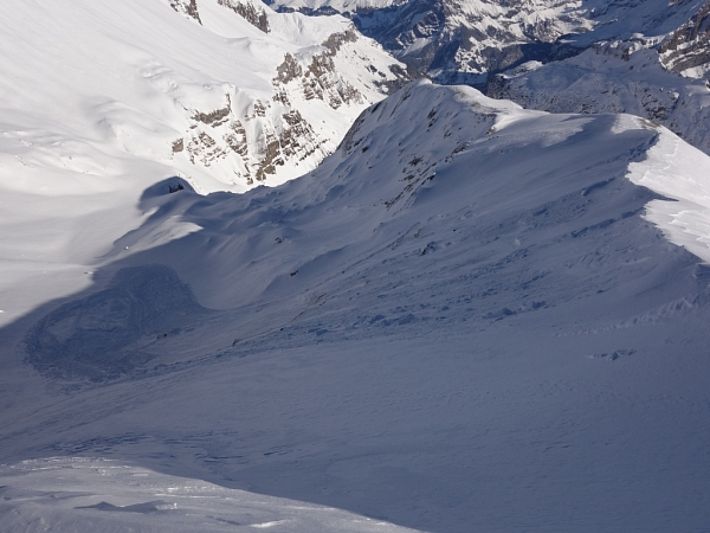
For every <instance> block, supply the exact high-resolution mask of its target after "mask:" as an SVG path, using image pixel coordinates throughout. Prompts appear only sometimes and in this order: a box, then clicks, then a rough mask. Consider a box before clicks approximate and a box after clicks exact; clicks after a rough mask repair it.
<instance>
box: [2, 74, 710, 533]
mask: <svg viewBox="0 0 710 533" xmlns="http://www.w3.org/2000/svg"><path fill="white" fill-rule="evenodd" d="M136 165H137V166H136V168H137V169H138V170H140V172H141V173H142V174H141V180H144V182H145V183H146V186H145V187H144V189H145V192H143V193H142V194H141V195H140V199H138V200H135V201H134V200H132V197H131V196H130V195H128V194H126V195H121V194H116V195H103V196H100V197H101V198H103V199H104V200H105V201H106V202H107V203H106V205H103V204H97V205H96V206H95V208H96V212H95V215H93V216H94V219H93V220H96V226H95V228H97V229H100V228H101V227H103V226H102V224H104V223H105V221H103V219H102V213H109V214H111V213H114V214H116V213H118V215H116V218H114V219H111V220H113V222H112V224H111V226H110V227H111V228H112V232H113V233H110V234H106V235H104V234H101V232H100V231H95V232H92V231H91V229H92V227H91V224H90V223H87V224H82V227H78V228H76V229H75V230H69V229H68V230H67V231H64V232H62V235H74V236H76V235H82V237H81V238H82V239H83V240H82V243H90V244H91V246H88V245H87V246H88V247H87V250H97V249H101V254H93V255H92V253H87V254H86V255H85V256H82V258H81V261H80V262H79V263H78V266H77V267H76V270H72V272H75V271H76V273H77V274H76V275H77V276H81V279H82V280H84V281H83V283H81V284H78V282H77V284H74V285H72V284H71V283H68V284H65V285H62V287H64V289H63V290H64V293H63V294H61V296H60V297H57V296H58V295H57V294H56V293H48V292H47V291H46V290H45V287H46V285H43V284H42V283H35V282H34V281H33V280H32V279H29V280H27V279H26V278H18V280H19V281H18V283H16V284H14V285H13V286H12V290H11V291H9V292H8V293H5V292H3V293H0V296H2V297H3V298H4V297H5V294H11V295H13V298H14V299H10V300H5V301H7V302H9V303H12V302H13V301H18V302H20V303H21V302H22V301H23V298H25V297H26V298H29V299H31V300H32V301H33V302H34V303H33V304H32V305H31V306H27V308H26V309H24V310H23V311H22V312H16V313H14V314H13V315H12V317H11V319H10V318H8V319H7V321H6V325H5V326H4V327H3V329H2V330H0V347H2V354H1V355H2V357H0V428H2V429H1V430H0V463H2V464H3V466H2V467H0V531H2V532H3V533H5V532H8V533H9V532H19V531H23V532H24V531H27V532H39V531H52V532H55V531H61V532H64V531H67V532H69V531H121V532H123V531H141V532H142V531H253V530H259V529H265V530H268V531H280V532H294V531H295V532H314V531H326V532H340V531H368V532H369V531H383V532H388V531H400V530H401V531H405V530H408V529H414V530H419V531H428V532H435V533H445V532H446V533H448V532H454V533H456V532H460V533H469V532H482V533H498V532H540V533H543V532H544V533H550V532H560V533H570V532H589V533H598V532H619V533H626V532H644V533H648V532H659V533H661V532H663V533H666V532H683V533H684V532H688V533H690V532H694V533H695V532H703V531H708V530H710V448H709V447H708V442H710V387H708V376H709V375H710V348H709V343H708V340H709V334H708V324H710V289H709V287H708V285H709V283H710V270H708V267H707V266H706V264H705V261H708V260H710V250H709V249H708V243H710V240H709V237H710V230H709V229H708V228H710V157H708V156H707V155H705V154H703V153H702V152H700V151H699V150H697V149H695V148H693V147H691V146H689V145H688V144H686V143H685V142H683V141H682V140H680V139H679V138H678V137H676V136H675V135H673V134H672V133H670V132H669V131H668V130H666V129H664V128H661V127H658V126H654V125H652V124H651V123H650V122H648V121H645V120H643V119H639V118H636V117H633V116H630V115H616V114H603V115H589V116H580V115H562V114H558V115H556V114H547V113H543V112H538V111H525V110H523V109H521V108H520V107H518V106H517V105H515V104H512V103H510V102H505V101H496V100H491V99H489V98H486V97H484V96H482V95H481V94H480V93H478V92H477V91H475V90H473V89H469V88H464V87H439V86H436V85H432V84H430V83H424V82H422V83H417V84H413V85H409V86H407V87H405V88H404V89H402V90H400V91H399V92H397V93H395V94H393V95H392V96H390V97H388V98H387V99H385V100H383V101H382V102H380V103H379V104H375V105H374V106H372V107H370V108H369V109H368V110H367V111H365V112H364V113H363V114H362V115H361V116H360V118H359V119H358V120H357V121H356V122H355V124H354V126H353V127H352V129H351V130H350V132H349V133H348V134H347V135H346V136H345V139H344V140H343V142H342V143H341V145H340V147H339V148H338V150H337V151H336V152H335V153H334V154H333V155H332V156H330V157H329V158H327V159H326V160H325V161H324V162H323V163H322V164H321V165H320V166H319V167H318V168H316V170H314V171H313V172H311V173H309V174H307V175H305V176H303V177H302V178H300V179H297V180H294V181H290V182H288V183H286V184H284V185H282V186H280V187H277V188H265V187H260V188H257V189H254V190H252V191H249V192H247V193H245V194H242V195H237V194H232V193H226V192H216V193H213V194H210V195H206V196H202V195H199V194H197V193H196V192H194V191H193V190H192V188H191V187H190V184H189V183H187V182H186V181H183V180H181V179H180V178H176V177H169V176H165V175H162V174H160V173H159V172H158V171H156V172H155V174H150V172H151V169H152V168H155V167H151V166H150V165H143V164H138V163H136ZM109 181H110V180H109ZM3 183H5V181H3ZM64 199H65V196H63V195H62V194H61V190H59V191H58V193H57V196H56V198H54V200H53V201H51V202H50V201H49V200H47V205H50V206H52V208H53V209H56V210H57V211H58V212H59V211H61V205H65V206H66V207H67V208H69V207H70V206H71V205H72V204H71V203H64V202H65V200H64ZM129 208H130V211H128V209H129ZM19 211H21V210H19V209H18V214H17V217H18V218H17V219H16V220H18V222H17V223H16V225H15V226H14V230H13V231H9V230H5V229H4V230H3V233H2V235H1V239H2V243H3V246H5V243H7V242H10V241H12V239H15V241H13V242H23V243H24V246H26V247H27V250H28V253H36V254H37V258H36V260H35V261H34V262H33V264H34V265H35V266H36V269H37V271H38V276H39V277H40V278H41V279H43V280H49V281H48V283H50V282H51V281H52V280H56V283H57V284H60V285H61V284H62V283H63V281H62V278H61V276H60V274H59V273H57V274H54V273H53V271H52V270H51V269H52V263H51V258H52V257H65V256H63V255H62V254H63V253H65V251H66V250H71V249H72V248H71V247H69V248H66V247H58V248H57V251H56V255H52V254H53V253H54V252H52V250H50V249H47V248H45V247H44V246H45V245H44V244H43V243H44V242H45V241H42V240H37V241H33V237H32V236H33V233H32V232H34V231H37V233H38V235H43V236H46V235H49V234H50V232H51V229H52V224H51V221H47V222H46V223H45V224H44V225H32V223H31V222H32V220H33V219H32V216H34V215H32V213H20V212H19ZM131 213H133V214H132V215H131V216H128V215H129V214H131ZM119 215H121V216H124V215H125V216H126V218H127V219H128V220H122V219H121V218H120V216H119ZM37 216H39V215H37ZM107 216H108V215H107ZM22 217H26V218H22ZM10 220H12V217H10V216H9V215H8V216H7V217H6V218H5V219H4V220H3V224H9V222H8V221H10ZM37 220H39V218H38V219H37ZM82 220H87V221H89V222H90V221H91V220H92V219H82ZM9 227H10V226H7V225H4V226H3V228H9ZM25 230H26V231H27V232H28V233H26V234H25V235H26V236H24V237H23V236H22V232H23V231H25ZM83 232H86V233H83ZM86 239H93V240H91V241H87V240H86ZM33 242H34V243H35V246H36V247H38V248H39V247H40V246H41V247H42V248H41V250H40V249H37V250H35V248H34V247H33V244H32V243H33ZM50 242H54V241H51V239H50ZM99 244H101V246H103V248H102V247H101V246H99ZM40 252H41V254H40ZM71 257H73V256H71V254H70V255H69V258H70V259H71ZM57 261H59V260H57ZM77 261H78V260H77ZM3 264H7V263H3ZM7 268H9V267H7ZM79 269H80V270H79ZM3 272H9V270H3ZM42 272H44V273H43V274H42ZM5 275H9V274H5V273H3V276H5ZM50 284H51V283H50ZM57 290H58V289H57ZM3 305H6V304H3ZM6 307H7V308H8V309H7V310H8V311H9V312H10V313H12V312H13V309H12V308H11V306H9V305H6Z"/></svg>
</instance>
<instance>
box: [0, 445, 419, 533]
mask: <svg viewBox="0 0 710 533" xmlns="http://www.w3.org/2000/svg"><path fill="white" fill-rule="evenodd" d="M0 483H2V486H0V497H1V498H2V500H1V501H0V516H1V517H2V531H8V532H9V531H18V532H19V531H33V532H42V531H46V532H52V531H87V532H88V531H93V532H99V531H100V532H102V533H109V532H114V531H115V532H124V531H151V532H165V533H180V532H185V533H194V532H197V531H199V532H205V533H208V532H228V531H229V532H231V531H237V532H247V531H259V530H266V531H271V532H289V533H291V532H294V533H296V532H303V533H312V532H316V531H324V532H325V531H338V532H341V531H342V532H370V531H372V532H377V533H390V532H392V533H394V532H406V531H412V530H409V529H405V528H401V527H396V526H393V525H390V524H387V523H385V522H381V521H377V520H372V519H369V518H365V517H360V516H355V515H353V514H351V513H346V512H343V511H339V510H337V509H331V508H326V507H319V506H315V505H312V504H308V503H303V502H296V501H289V500H284V499H278V498H273V497H269V496H262V495H258V494H252V493H249V492H246V491H243V490H233V489H226V488H223V487H220V486H217V485H214V484H212V483H207V482H204V481H199V480H194V479H187V478H180V477H175V476H166V475H164V474H158V473H156V472H152V471H150V470H147V469H145V468H137V467H131V466H127V465H121V464H118V463H116V462H113V461H106V460H100V459H61V458H50V459H47V460H43V461H26V462H24V463H21V464H19V465H15V466H13V467H9V468H8V467H5V468H2V467H0Z"/></svg>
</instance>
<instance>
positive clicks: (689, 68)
mask: <svg viewBox="0 0 710 533" xmlns="http://www.w3.org/2000/svg"><path fill="white" fill-rule="evenodd" d="M658 51H659V53H660V56H661V63H662V64H663V66H664V67H665V68H667V69H668V70H672V71H674V72H678V73H679V74H682V75H685V76H689V77H694V78H700V77H705V78H708V77H710V1H706V2H705V4H704V5H703V6H702V7H701V8H700V10H699V11H698V12H697V13H696V14H695V15H694V16H693V17H692V18H691V19H690V20H689V21H688V22H687V23H686V24H684V25H683V26H681V27H680V28H678V29H677V30H675V31H674V32H672V33H671V34H670V35H668V37H666V38H665V39H664V40H663V42H662V43H661V45H660V47H659V49H658Z"/></svg>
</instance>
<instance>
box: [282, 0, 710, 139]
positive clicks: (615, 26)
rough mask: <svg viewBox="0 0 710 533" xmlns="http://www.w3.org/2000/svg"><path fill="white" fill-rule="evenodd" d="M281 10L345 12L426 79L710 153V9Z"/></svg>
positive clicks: (417, 4)
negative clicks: (615, 120) (603, 116)
mask: <svg viewBox="0 0 710 533" xmlns="http://www.w3.org/2000/svg"><path fill="white" fill-rule="evenodd" d="M275 5H277V6H280V7H279V8H280V9H282V10H293V9H298V10H301V11H303V12H307V13H311V14H313V13H318V12H323V11H324V10H325V7H327V8H328V9H327V10H325V11H326V12H328V13H330V12H335V11H337V12H341V13H345V14H347V15H349V16H350V17H352V18H353V20H354V21H355V23H356V24H357V25H358V27H359V28H360V30H361V31H362V32H364V33H365V34H367V35H369V36H371V37H373V38H375V39H377V40H378V41H379V42H381V43H382V44H383V46H384V47H385V48H387V49H388V50H390V51H391V52H392V53H393V54H395V55H396V56H397V57H399V58H400V59H402V60H403V61H404V62H406V63H407V64H408V66H409V67H410V70H411V71H412V72H413V74H415V75H419V76H428V77H431V78H433V79H435V80H438V81H441V82H444V83H452V82H454V83H460V82H465V83H469V84H474V85H476V86H478V87H479V88H482V89H484V90H485V92H486V93H487V94H488V95H490V96H494V97H498V98H509V99H513V100H515V101H517V102H519V103H521V104H522V105H524V106H525V107H532V108H536V109H543V110H546V111H552V112H568V113H570V112H575V113H602V112H626V113H633V114H637V115H640V116H643V117H645V118H649V119H651V120H653V121H654V122H657V123H659V124H663V125H665V126H667V127H669V128H670V129H671V130H673V131H674V132H675V133H677V134H679V135H681V136H683V138H685V139H686V140H688V141H689V142H691V143H693V144H694V145H695V146H698V147H699V148H701V149H702V150H704V151H705V152H706V153H710V137H708V135H710V134H709V133H708V132H709V131H710V127H708V124H709V123H710V122H709V121H710V78H708V72H709V69H710V18H709V15H710V2H708V1H707V0H682V1H673V2H668V1H666V0H632V1H627V0H624V1H616V0H595V1H593V2H592V1H585V2H581V1H560V0H536V1H535V2H519V1H513V2H489V1H487V0H476V1H471V0H409V1H405V2H393V3H390V4H388V5H386V6H370V5H367V4H362V5H360V4H357V3H354V4H348V3H341V2H334V3H331V2H328V1H326V2H323V3H319V2H305V3H304V2H303V1H302V0H279V2H277V3H276V4H275ZM315 8H319V9H320V11H314V9H315Z"/></svg>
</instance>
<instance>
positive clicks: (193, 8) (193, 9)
mask: <svg viewBox="0 0 710 533" xmlns="http://www.w3.org/2000/svg"><path fill="white" fill-rule="evenodd" d="M170 7H172V8H173V9H174V10H175V11H177V12H178V13H182V14H184V15H187V16H188V17H191V18H193V19H195V20H196V21H197V22H198V23H200V24H202V20H201V19H200V12H199V10H198V9H197V0H170Z"/></svg>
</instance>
